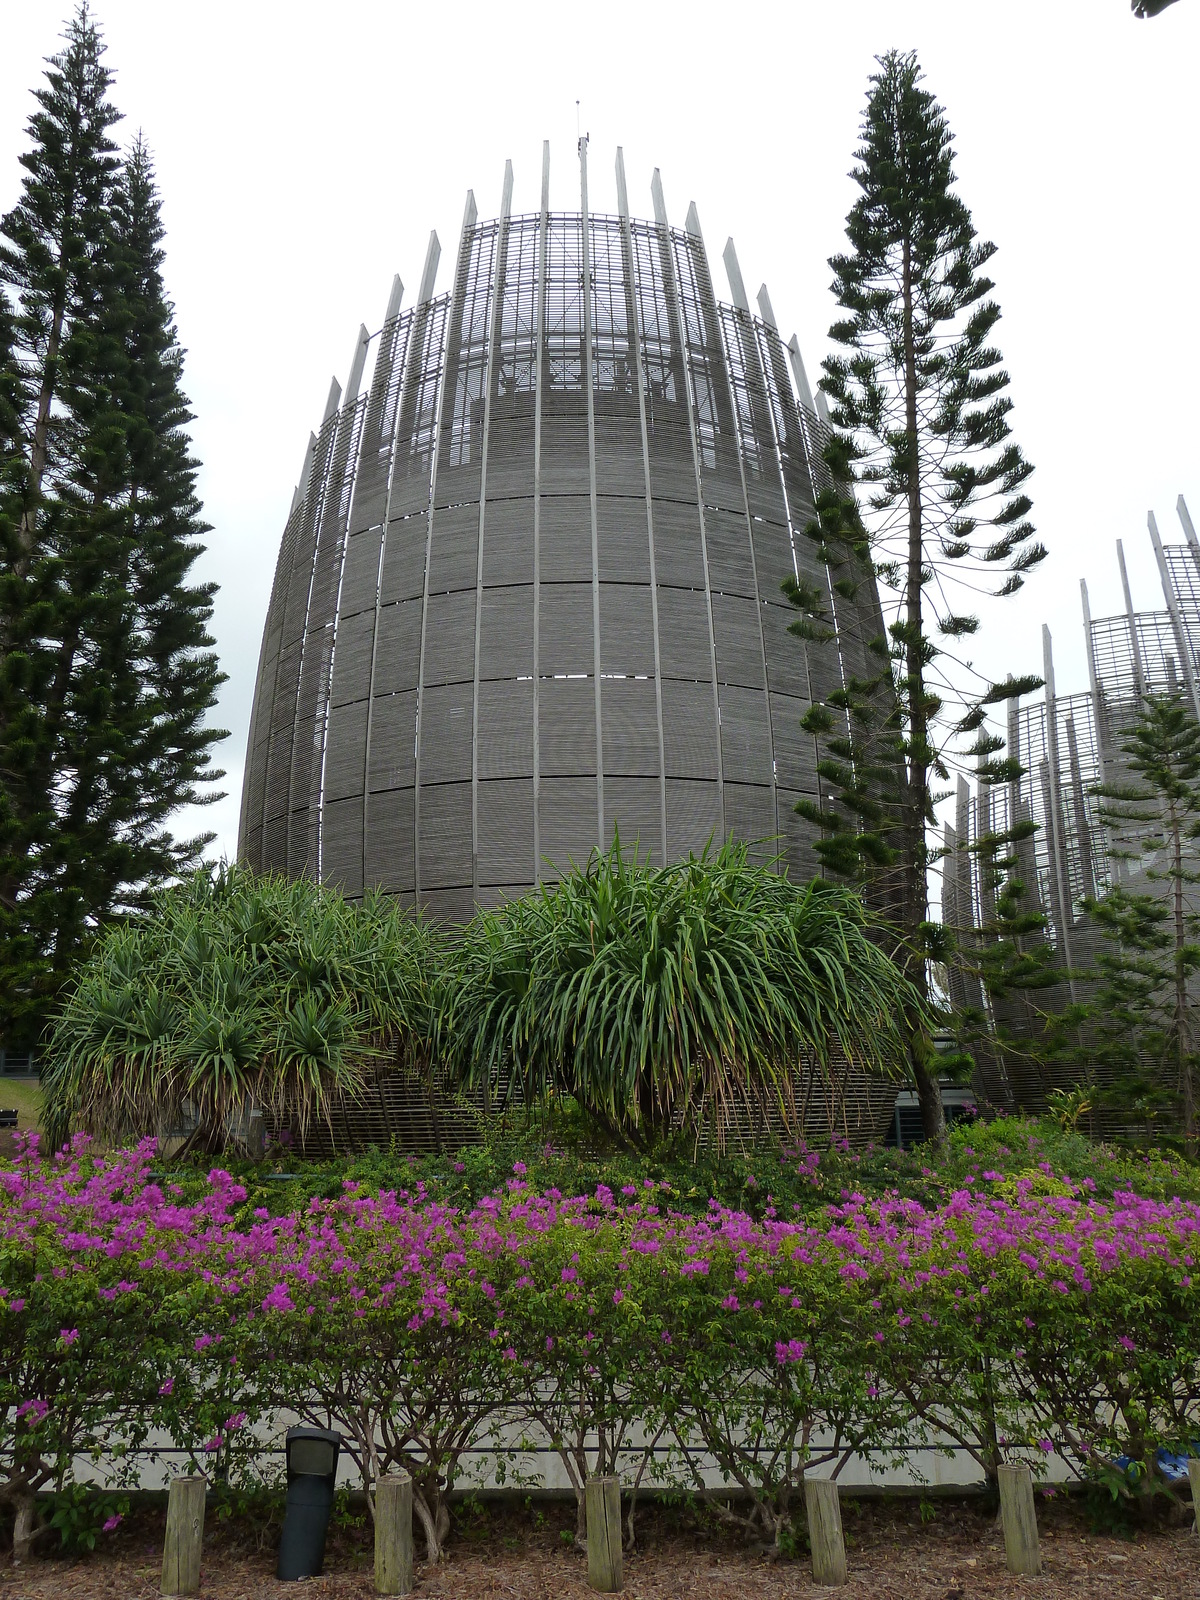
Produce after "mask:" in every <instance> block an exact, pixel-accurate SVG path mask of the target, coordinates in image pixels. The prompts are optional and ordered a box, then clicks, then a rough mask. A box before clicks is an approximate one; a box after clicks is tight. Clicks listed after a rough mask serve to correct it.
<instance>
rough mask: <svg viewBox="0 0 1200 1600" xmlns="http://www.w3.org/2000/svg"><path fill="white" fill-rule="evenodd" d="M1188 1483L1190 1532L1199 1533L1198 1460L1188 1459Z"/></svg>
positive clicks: (1199, 1464) (1199, 1473) (1191, 1457)
mask: <svg viewBox="0 0 1200 1600" xmlns="http://www.w3.org/2000/svg"><path fill="white" fill-rule="evenodd" d="M1188 1481H1189V1482H1190V1484H1191V1486H1192V1532H1193V1533H1200V1460H1198V1459H1197V1458H1196V1457H1195V1456H1189V1457H1188Z"/></svg>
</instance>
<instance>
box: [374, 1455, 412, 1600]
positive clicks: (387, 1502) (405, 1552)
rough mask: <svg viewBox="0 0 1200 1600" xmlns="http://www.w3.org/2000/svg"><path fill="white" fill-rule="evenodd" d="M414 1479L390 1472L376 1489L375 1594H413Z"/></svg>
mask: <svg viewBox="0 0 1200 1600" xmlns="http://www.w3.org/2000/svg"><path fill="white" fill-rule="evenodd" d="M412 1494H413V1490H412V1478H411V1477H410V1476H409V1474H408V1473H407V1472H389V1473H387V1474H386V1475H385V1476H384V1477H382V1478H380V1480H379V1482H378V1483H377V1484H376V1485H375V1593H376V1594H411V1593H412V1592H413V1532H412Z"/></svg>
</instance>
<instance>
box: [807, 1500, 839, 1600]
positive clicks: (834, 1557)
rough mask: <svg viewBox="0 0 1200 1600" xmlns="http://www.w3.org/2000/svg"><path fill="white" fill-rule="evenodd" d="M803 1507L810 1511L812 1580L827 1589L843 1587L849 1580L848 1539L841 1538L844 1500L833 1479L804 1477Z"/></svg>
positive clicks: (809, 1534) (809, 1530)
mask: <svg viewBox="0 0 1200 1600" xmlns="http://www.w3.org/2000/svg"><path fill="white" fill-rule="evenodd" d="M804 1509H805V1511H806V1512H807V1513H808V1542H809V1544H810V1545H811V1546H812V1572H813V1582H814V1583H819V1584H821V1585H823V1586H824V1587H825V1588H827V1589H840V1588H841V1586H842V1585H843V1584H844V1583H845V1582H846V1581H847V1572H846V1541H845V1540H844V1539H843V1538H842V1503H841V1500H840V1498H839V1496H838V1486H837V1484H836V1483H835V1482H834V1480H833V1479H832V1478H808V1477H806V1478H805V1480H804Z"/></svg>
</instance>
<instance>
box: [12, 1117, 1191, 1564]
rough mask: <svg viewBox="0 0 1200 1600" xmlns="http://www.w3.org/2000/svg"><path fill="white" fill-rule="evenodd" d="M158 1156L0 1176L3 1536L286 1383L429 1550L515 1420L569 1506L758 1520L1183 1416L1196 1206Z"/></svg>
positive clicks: (76, 1155)
mask: <svg viewBox="0 0 1200 1600" xmlns="http://www.w3.org/2000/svg"><path fill="white" fill-rule="evenodd" d="M152 1157H153V1146H152V1145H151V1144H149V1143H147V1144H145V1145H142V1146H139V1147H138V1148H137V1149H136V1150H135V1151H132V1152H128V1153H125V1154H120V1155H116V1156H110V1157H107V1158H103V1159H101V1158H99V1157H94V1156H92V1155H90V1154H89V1153H88V1149H87V1147H86V1145H85V1144H84V1143H83V1142H77V1144H76V1146H75V1147H74V1148H73V1149H72V1150H70V1151H65V1152H62V1153H60V1154H59V1155H58V1156H56V1157H55V1158H54V1159H53V1160H50V1161H44V1160H42V1159H40V1158H39V1156H38V1154H37V1149H36V1144H35V1143H34V1141H32V1140H31V1141H30V1143H29V1145H28V1146H27V1148H26V1150H25V1153H24V1154H23V1156H22V1158H21V1159H20V1160H18V1161H17V1162H16V1163H14V1164H12V1165H11V1166H9V1167H8V1168H7V1169H5V1170H2V1171H0V1418H2V1422H0V1427H2V1430H3V1437H2V1439H0V1451H2V1458H3V1463H4V1471H5V1473H6V1476H5V1480H4V1482H3V1484H2V1485H0V1493H2V1494H4V1495H5V1496H7V1498H8V1499H9V1500H10V1501H12V1502H13V1503H14V1504H15V1506H16V1508H17V1512H18V1533H19V1535H20V1537H21V1538H23V1539H24V1540H26V1541H27V1540H28V1538H29V1536H30V1535H31V1533H32V1531H33V1526H34V1524H33V1517H34V1505H35V1501H34V1496H35V1494H36V1493H37V1492H38V1491H40V1490H43V1489H45V1488H48V1487H58V1488H62V1487H65V1486H66V1485H68V1484H69V1483H70V1482H71V1481H72V1478H73V1475H74V1474H75V1473H76V1471H77V1469H78V1463H79V1461H80V1459H81V1458H86V1457H88V1456H91V1457H93V1458H95V1459H97V1460H102V1461H103V1463H104V1466H105V1471H106V1475H107V1477H108V1479H109V1481H111V1482H116V1483H119V1482H121V1481H122V1480H123V1479H124V1480H125V1481H130V1480H131V1479H132V1475H133V1472H134V1470H135V1466H136V1459H135V1454H134V1453H135V1452H136V1451H138V1450H140V1449H142V1448H144V1447H145V1446H146V1445H147V1441H149V1440H150V1438H151V1435H152V1433H153V1432H154V1431H155V1430H163V1431H164V1432H165V1433H166V1434H167V1435H169V1436H170V1437H171V1438H172V1439H173V1440H174V1441H175V1442H176V1444H177V1445H178V1446H180V1447H182V1448H183V1449H184V1450H185V1451H186V1452H188V1453H190V1456H191V1458H192V1460H193V1461H194V1462H195V1464H196V1465H197V1466H199V1467H200V1468H201V1469H202V1470H208V1471H209V1472H210V1473H218V1474H227V1475H235V1476H236V1475H237V1474H244V1473H249V1472H252V1471H253V1470H255V1468H256V1465H257V1464H258V1460H259V1457H260V1455H261V1450H262V1441H263V1439H264V1438H265V1437H266V1431H265V1430H266V1428H267V1426H268V1424H269V1422H270V1419H271V1418H272V1417H273V1415H274V1413H275V1412H276V1411H277V1410H278V1409H280V1408H286V1409H288V1410H291V1411H295V1412H298V1413H299V1414H300V1415H302V1416H304V1417H307V1418H309V1419H311V1420H313V1421H315V1422H319V1423H321V1424H323V1425H330V1426H333V1427H336V1428H338V1429H340V1430H341V1431H342V1433H343V1434H344V1436H345V1438H346V1440H347V1446H346V1448H347V1449H348V1450H349V1451H350V1452H351V1454H352V1455H353V1457H354V1459H355V1461H356V1462H357V1465H358V1467H359V1470H360V1472H361V1474H362V1479H363V1483H364V1486H365V1487H366V1488H367V1490H368V1493H369V1492H370V1490H371V1487H372V1485H373V1483H374V1482H375V1480H376V1479H377V1478H378V1476H379V1475H380V1474H381V1473H382V1472H385V1471H386V1470H387V1469H388V1468H389V1467H391V1466H395V1465H403V1466H405V1467H406V1468H408V1469H409V1470H410V1471H411V1472H412V1473H413V1475H414V1479H415V1491H416V1492H415V1506H416V1511H417V1515H418V1517H419V1519H420V1521H421V1523H422V1526H423V1530H424V1533H425V1538H426V1543H427V1547H428V1550H429V1553H430V1555H431V1556H432V1557H436V1556H437V1554H438V1553H439V1551H440V1549H441V1546H442V1543H443V1541H444V1539H445V1537H446V1533H447V1531H448V1527H449V1515H448V1510H447V1505H446V1496H447V1493H448V1492H449V1490H451V1489H452V1488H453V1487H454V1486H455V1484H456V1483H460V1482H462V1481H463V1480H464V1476H465V1475H466V1474H467V1463H468V1461H469V1459H470V1452H473V1451H478V1450H481V1449H482V1450H483V1451H485V1452H489V1453H490V1454H489V1456H488V1459H489V1460H491V1461H493V1462H498V1463H499V1467H500V1470H502V1471H503V1470H507V1468H508V1467H509V1465H510V1464H511V1465H512V1466H514V1467H515V1466H517V1465H518V1464H519V1457H520V1453H521V1452H520V1445H521V1441H522V1438H523V1437H524V1436H526V1435H528V1436H532V1435H533V1434H534V1433H535V1432H540V1433H541V1434H542V1435H543V1436H544V1437H547V1438H549V1440H550V1442H551V1444H552V1446H553V1448H555V1449H556V1450H558V1452H559V1453H560V1455H561V1458H562V1460H563V1464H564V1467H565V1469H566V1471H567V1473H568V1475H569V1477H570V1479H571V1481H572V1482H573V1483H574V1484H575V1486H576V1488H577V1490H578V1492H579V1495H580V1499H581V1500H582V1486H583V1480H584V1477H585V1476H586V1474H587V1473H588V1472H589V1471H595V1470H597V1469H599V1470H602V1471H603V1470H617V1471H619V1472H620V1474H621V1476H622V1478H623V1479H624V1481H625V1482H626V1483H627V1484H628V1485H630V1486H631V1487H636V1486H637V1485H639V1484H641V1483H644V1482H649V1481H670V1482H671V1483H674V1484H676V1485H679V1486H683V1487H687V1488H690V1489H693V1490H695V1491H696V1492H698V1493H701V1494H705V1495H708V1496H709V1497H710V1499H711V1500H712V1502H713V1504H714V1507H715V1508H716V1509H717V1510H718V1512H719V1513H720V1514H723V1515H726V1516H730V1517H733V1516H737V1517H739V1518H741V1519H743V1520H747V1521H749V1522H750V1523H751V1524H753V1525H754V1526H755V1528H757V1529H758V1530H759V1531H760V1533H761V1534H763V1535H764V1536H766V1537H768V1538H769V1539H771V1540H774V1541H778V1540H779V1539H780V1538H781V1536H782V1535H783V1533H784V1532H785V1530H786V1528H787V1525H788V1522H789V1520H790V1518H791V1515H792V1511H793V1507H794V1505H795V1503H796V1501H797V1497H798V1493H799V1490H800V1489H801V1487H802V1480H803V1475H804V1472H805V1471H806V1470H812V1469H813V1468H815V1467H818V1466H823V1467H825V1468H827V1469H828V1470H832V1471H835V1472H836V1471H838V1470H840V1469H841V1467H842V1466H843V1465H844V1464H845V1462H846V1461H847V1460H848V1459H849V1458H850V1457H851V1456H852V1455H853V1454H855V1453H856V1452H861V1451H872V1452H880V1453H882V1454H883V1456H884V1457H885V1458H886V1456H887V1455H888V1454H889V1453H893V1454H895V1455H897V1456H898V1455H900V1454H901V1453H903V1452H905V1451H907V1450H908V1449H911V1448H912V1447H913V1446H927V1447H930V1448H934V1449H950V1448H955V1447H957V1448H964V1449H966V1450H968V1451H969V1452H970V1453H971V1454H972V1455H973V1456H974V1458H975V1459H976V1460H977V1461H978V1463H979V1465H980V1467H981V1469H982V1471H983V1472H985V1473H987V1474H989V1475H993V1474H994V1473H995V1470H996V1467H997V1466H998V1464H999V1462H1000V1460H1001V1459H1003V1458H1005V1457H1009V1458H1012V1457H1014V1456H1016V1455H1020V1456H1022V1457H1024V1458H1025V1459H1030V1460H1032V1461H1034V1462H1035V1464H1036V1463H1037V1462H1039V1461H1040V1462H1045V1461H1046V1460H1047V1458H1048V1456H1049V1454H1050V1453H1051V1452H1058V1453H1059V1455H1060V1456H1061V1457H1062V1458H1063V1459H1064V1460H1065V1461H1067V1463H1068V1464H1069V1466H1070V1467H1071V1468H1072V1469H1073V1470H1074V1471H1075V1472H1076V1473H1077V1474H1078V1475H1080V1476H1085V1475H1089V1474H1103V1473H1109V1474H1112V1473H1114V1472H1115V1470H1116V1469H1115V1467H1114V1465H1113V1464H1114V1463H1115V1462H1116V1461H1117V1459H1118V1458H1119V1457H1124V1456H1128V1457H1131V1458H1133V1459H1134V1460H1135V1461H1139V1462H1141V1463H1143V1464H1144V1472H1145V1474H1149V1475H1152V1474H1153V1471H1154V1467H1153V1462H1154V1454H1155V1451H1156V1450H1158V1449H1160V1448H1163V1447H1166V1448H1169V1449H1173V1450H1187V1449H1188V1448H1189V1447H1190V1446H1191V1443H1192V1441H1193V1440H1194V1439H1195V1438H1196V1437H1197V1436H1198V1435H1200V1301H1198V1298H1197V1296H1198V1293H1200V1290H1198V1289H1197V1286H1196V1284H1195V1281H1194V1272H1195V1266H1196V1253H1197V1249H1198V1248H1200V1239H1198V1235H1200V1206H1197V1205H1196V1204H1193V1203H1191V1202H1184V1201H1179V1200H1170V1201H1162V1200H1149V1199H1145V1198H1142V1197H1139V1196H1138V1195H1136V1194H1133V1193H1131V1192H1119V1193H1118V1194H1117V1195H1116V1196H1115V1197H1114V1198H1113V1199H1112V1200H1111V1201H1100V1200H1098V1199H1096V1198H1095V1197H1094V1196H1091V1195H1089V1194H1088V1193H1086V1192H1085V1191H1084V1190H1082V1189H1079V1190H1072V1189H1071V1188H1070V1186H1069V1185H1067V1184H1065V1183H1057V1184H1052V1183H1046V1182H1045V1181H1042V1182H1040V1183H1039V1182H1036V1181H1035V1180H1034V1179H1033V1178H1028V1179H1020V1180H1015V1181H1014V1180H1006V1181H1003V1182H1002V1181H1000V1180H999V1178H998V1176H996V1175H990V1174H988V1173H984V1174H982V1175H981V1177H980V1180H979V1183H978V1185H977V1186H976V1187H975V1188H973V1189H969V1190H963V1191H961V1192H958V1193H955V1194H953V1195H952V1197H951V1198H950V1199H949V1200H948V1201H947V1202H946V1203H944V1204H941V1205H937V1206H930V1205H922V1204H920V1203H918V1202H916V1201H914V1200H909V1199H903V1198H900V1197H899V1196H890V1197H884V1198H883V1199H877V1200H873V1201H868V1200H867V1199H865V1198H864V1197H863V1196H862V1195H860V1194H856V1193H847V1194H846V1195H845V1196H844V1197H843V1199H842V1202H841V1204H839V1205H836V1206H831V1207H829V1208H827V1210H826V1211H825V1212H823V1213H821V1214H819V1215H817V1216H813V1215H808V1216H802V1215H800V1214H799V1213H797V1214H795V1215H794V1216H792V1217H786V1216H782V1215H777V1214H775V1212H774V1211H773V1210H772V1209H770V1208H768V1210H767V1212H766V1214H765V1216H763V1217H761V1218H758V1219H754V1218H752V1217H750V1216H748V1215H747V1214H745V1213H743V1212H740V1211H735V1210H730V1209H727V1208H724V1207H722V1206H720V1205H718V1204H717V1203H715V1202H714V1203H713V1204H712V1205H711V1207H710V1209H709V1211H708V1213H707V1214H706V1215H700V1216H697V1215H695V1214H691V1215H686V1214H683V1213H680V1212H678V1211H675V1210H673V1209H672V1206H671V1197H670V1193H669V1192H668V1191H666V1190H665V1188H664V1186H662V1185H659V1184H657V1183H655V1182H653V1181H652V1180H646V1181H645V1182H644V1184H642V1185H639V1184H635V1183H626V1184H625V1185H624V1186H622V1187H621V1188H619V1189H618V1191H617V1192H616V1193H614V1192H612V1191H611V1190H610V1189H608V1188H606V1187H605V1186H604V1185H603V1184H601V1185H599V1186H598V1187H597V1188H596V1190H595V1192H594V1193H593V1194H590V1195H564V1194H562V1193H560V1192H559V1191H557V1190H555V1189H550V1190H547V1191H544V1192H535V1191H534V1190H532V1189H531V1188H530V1187H529V1186H528V1184H527V1182H526V1175H525V1173H524V1171H523V1170H515V1171H514V1173H513V1175H512V1176H511V1178H510V1179H509V1180H508V1183H507V1185H506V1186H505V1187H504V1188H502V1189H501V1190H499V1191H498V1192H496V1193H495V1194H492V1195H488V1196H486V1197H484V1198H483V1199H482V1200H481V1201H480V1202H479V1203H478V1204H476V1205H475V1206H473V1207H471V1208H470V1209H466V1208H462V1209H459V1208H455V1207H452V1206H449V1205H447V1204H446V1203H445V1202H444V1201H441V1200H438V1199H437V1198H435V1197H433V1196H431V1195H430V1194H429V1193H427V1192H426V1191H424V1190H423V1189H422V1188H421V1187H420V1186H419V1185H418V1186H416V1187H414V1189H412V1190H411V1191H407V1192H405V1191H400V1192H386V1191H385V1192H369V1191H368V1190H367V1189H366V1188H365V1187H364V1186H356V1185H354V1184H351V1183H347V1184H346V1185H345V1187H344V1189H343V1192H342V1193H341V1194H340V1195H339V1196H337V1197H336V1198H333V1199H320V1198H314V1199H312V1200H311V1201H309V1202H308V1204H307V1206H306V1207H305V1209H303V1210H302V1211H300V1212H298V1213H294V1214H286V1215H282V1216H273V1215H271V1214H270V1213H269V1212H268V1211H267V1210H265V1209H252V1208H251V1207H250V1206H249V1205H248V1204H247V1199H246V1191H245V1189H244V1188H243V1187H242V1186H241V1185H240V1184H238V1183H236V1182H234V1180H233V1179H232V1178H230V1176H229V1175H228V1174H227V1173H223V1172H220V1171H215V1172H213V1173H211V1174H210V1175H209V1182H208V1184H207V1186H206V1188H205V1190H204V1192H203V1193H202V1194H201V1195H200V1196H199V1197H194V1196H192V1197H188V1198H187V1199H186V1201H185V1198H184V1196H183V1195H182V1193H181V1191H179V1190H178V1189H177V1188H175V1187H173V1186H172V1185H171V1184H169V1183H159V1182H155V1181H153V1180H152V1177H151V1174H150V1162H151V1160H152ZM518 1165H519V1164H518ZM1039 1176H1040V1175H1039ZM1046 1190H1050V1191H1053V1192H1039V1191H1046ZM714 1464H715V1468H716V1476H717V1477H719V1479H720V1481H721V1485H722V1486H723V1487H721V1488H718V1489H717V1490H712V1489H710V1488H708V1487H706V1480H707V1479H708V1478H711V1477H712V1476H713V1471H712V1469H713V1467H714ZM731 1489H736V1490H739V1491H741V1493H740V1494H739V1495H738V1496H736V1497H735V1498H731V1497H730V1494H729V1491H730V1490H731Z"/></svg>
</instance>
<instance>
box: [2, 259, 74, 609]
mask: <svg viewBox="0 0 1200 1600" xmlns="http://www.w3.org/2000/svg"><path fill="white" fill-rule="evenodd" d="M58 246H59V253H60V255H61V253H62V248H63V244H62V240H61V239H60V240H59V241H58ZM66 302H67V291H66V284H65V283H64V284H63V285H62V286H61V287H60V289H59V292H58V294H57V295H56V296H55V301H54V310H53V313H52V315H51V319H50V332H49V335H48V337H47V339H46V359H45V362H44V364H43V366H42V383H41V388H40V389H39V391H38V408H37V416H36V418H35V419H34V424H33V439H32V441H31V443H30V448H29V477H28V479H27V480H26V490H25V508H24V510H23V511H22V512H21V520H20V522H19V523H18V524H17V559H16V561H15V563H14V569H15V575H16V576H17V577H18V578H24V577H25V576H26V575H27V574H28V572H29V567H30V562H31V561H32V558H33V543H34V535H35V533H36V532H37V516H38V501H39V500H40V499H41V495H42V479H43V478H44V477H45V476H46V463H47V461H48V460H49V459H50V407H51V405H52V403H53V401H54V388H55V384H54V380H55V378H56V377H57V375H58V352H59V347H60V345H61V344H62V330H63V319H64V317H65V315H66Z"/></svg>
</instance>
